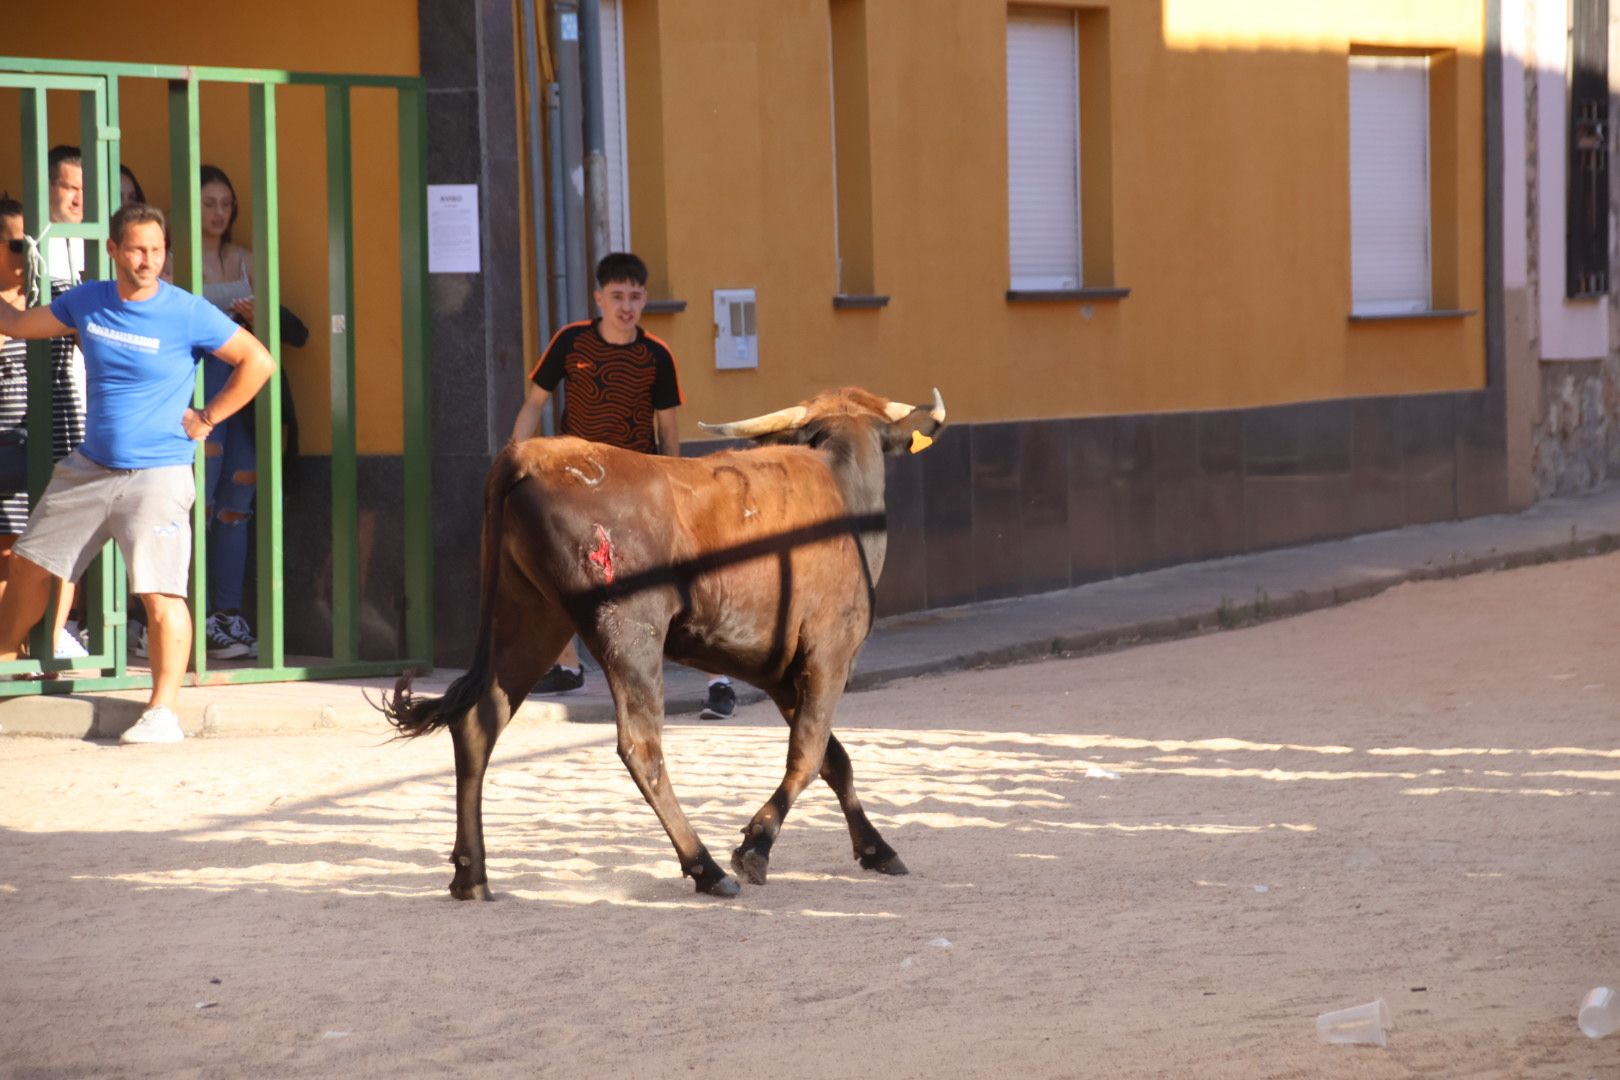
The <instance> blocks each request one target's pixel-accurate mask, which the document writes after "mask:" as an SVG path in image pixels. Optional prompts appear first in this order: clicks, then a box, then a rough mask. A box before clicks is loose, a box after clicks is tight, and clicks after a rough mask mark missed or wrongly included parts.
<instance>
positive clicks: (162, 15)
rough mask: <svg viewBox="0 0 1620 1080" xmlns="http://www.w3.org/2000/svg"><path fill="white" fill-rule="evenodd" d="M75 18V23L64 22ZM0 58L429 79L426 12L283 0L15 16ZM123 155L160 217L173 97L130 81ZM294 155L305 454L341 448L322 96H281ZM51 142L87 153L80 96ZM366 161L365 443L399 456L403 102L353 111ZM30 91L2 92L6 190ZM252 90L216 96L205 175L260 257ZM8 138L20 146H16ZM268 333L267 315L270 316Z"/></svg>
mask: <svg viewBox="0 0 1620 1080" xmlns="http://www.w3.org/2000/svg"><path fill="white" fill-rule="evenodd" d="M64 12H66V14H64ZM4 22H5V28H4V34H3V37H0V53H3V54H5V55H11V56H24V57H46V58H55V59H75V60H107V61H121V62H129V63H155V64H195V65H208V66H215V67H252V68H273V69H286V70H295V71H320V72H334V73H337V72H341V73H349V74H373V75H417V74H419V51H418V35H417V6H416V3H415V0H349V2H345V3H341V4H334V3H329V2H319V0H280V2H279V3H276V4H241V5H221V4H219V3H203V2H199V0H166V2H165V3H163V4H162V5H160V6H158V7H156V8H153V9H151V10H148V11H140V10H137V9H131V8H130V7H129V5H127V4H120V3H110V2H106V0H79V2H75V3H73V4H71V5H68V6H67V7H66V8H63V7H60V6H59V7H52V6H50V5H42V4H19V5H14V10H8V11H7V14H6V16H5V19H4ZM119 92H120V97H121V106H122V108H121V116H120V122H121V130H122V142H121V146H120V152H121V154H122V157H123V162H124V164H126V165H128V166H129V167H130V168H131V169H132V170H134V172H135V174H136V176H138V177H139V178H140V182H141V186H142V187H143V188H144V189H145V192H146V196H147V199H148V200H149V201H150V202H152V203H153V204H154V205H157V206H159V207H163V208H165V209H166V208H168V207H169V206H170V205H172V202H171V199H170V191H171V184H170V177H169V141H168V139H169V135H168V131H169V125H168V106H167V97H166V84H165V83H164V82H163V81H162V80H155V79H123V80H120V85H119ZM276 98H277V109H278V123H277V134H278V137H279V150H280V156H281V169H280V194H281V268H282V273H281V285H282V302H283V303H284V304H286V306H287V307H289V308H290V309H292V310H293V311H294V312H295V313H297V315H298V316H299V317H300V318H301V319H303V321H304V322H305V324H307V325H308V326H309V329H310V341H309V344H308V345H306V346H305V347H303V348H301V349H292V348H288V349H284V350H283V371H284V374H285V375H286V377H287V378H288V380H289V382H290V385H291V387H292V390H293V396H294V401H295V403H296V406H297V409H298V417H299V422H300V425H301V429H302V430H301V436H302V439H301V442H302V446H301V449H302V450H303V451H304V452H305V453H325V452H327V451H329V450H330V448H331V439H330V425H331V409H330V391H329V386H330V380H329V371H330V352H329V348H328V345H329V338H328V336H327V331H328V330H329V328H330V325H331V309H330V305H329V302H328V298H327V251H328V244H327V233H326V229H327V220H326V162H325V157H326V144H325V119H324V118H325V110H324V99H323V91H322V89H321V88H318V87H282V88H278V90H277V92H276ZM48 107H49V109H50V140H51V142H52V143H53V144H55V143H78V142H79V127H78V103H77V100H76V95H72V94H67V93H56V92H53V93H52V94H50V95H49V99H48ZM351 107H352V121H351V123H352V130H353V142H352V154H353V160H354V163H355V164H354V246H355V253H356V255H355V257H356V268H355V271H356V272H355V311H354V312H353V315H352V318H351V319H350V325H351V326H352V327H353V328H354V332H355V349H356V361H355V363H356V390H357V400H358V403H359V404H358V412H357V418H356V420H357V439H358V443H359V448H360V451H361V452H362V453H398V452H399V451H400V449H401V448H402V445H403V426H402V414H401V409H402V401H403V398H402V392H401V381H400V380H401V369H400V291H399V284H398V267H399V224H398V222H399V177H398V161H399V153H398V137H397V124H398V121H397V112H396V108H395V98H394V95H393V93H392V92H385V91H381V90H361V91H356V92H355V93H354V95H353V98H352V106H351ZM17 109H18V101H17V95H16V92H15V91H10V92H7V91H0V117H3V118H4V120H3V121H0V188H9V189H10V190H11V191H12V192H14V193H19V194H20V192H21V190H22V177H21V172H20V161H19V147H18V138H17V134H16V133H17V130H18V129H17V116H18V112H17ZM247 109H248V95H247V90H246V87H245V86H228V85H220V84H213V83H204V84H203V89H202V94H201V122H202V139H201V145H202V160H203V161H204V162H207V163H210V164H214V165H218V166H219V167H220V168H222V169H224V170H225V172H226V174H227V175H229V176H230V178H231V181H232V183H233V184H234V186H235V187H236V193H237V198H238V200H239V202H240V203H241V209H240V211H239V213H238V219H237V223H236V226H235V229H234V230H233V237H234V239H236V240H238V241H240V242H241V243H243V244H244V245H247V246H249V247H252V246H253V245H254V239H255V238H254V236H253V226H252V211H253V206H252V194H251V192H250V191H249V187H250V180H251V172H250V165H251V156H250V153H251V146H250V139H249V127H248V112H247ZM6 133H9V135H7V134H6ZM261 318H262V313H261Z"/></svg>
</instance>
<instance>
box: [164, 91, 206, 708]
mask: <svg viewBox="0 0 1620 1080" xmlns="http://www.w3.org/2000/svg"><path fill="white" fill-rule="evenodd" d="M198 98H199V94H198V87H197V80H196V79H195V78H189V79H171V80H169V178H170V182H169V187H170V192H169V201H170V202H171V203H172V204H173V205H172V206H171V207H170V210H169V242H170V244H171V245H172V246H173V248H174V264H175V265H174V283H175V284H176V285H178V286H180V287H181V288H182V289H185V290H186V291H187V292H192V293H196V294H197V295H199V296H201V295H202V197H201V194H200V189H201V187H202V184H201V180H200V177H199V174H200V173H201V172H202V150H201V140H200V135H199V132H198V128H199V126H200V122H199V112H200V109H199V102H198ZM192 403H193V404H194V405H196V406H197V407H198V408H201V407H202V405H203V404H204V402H203V391H202V371H201V369H199V370H198V372H197V389H196V392H195V393H194V394H193V395H192ZM192 471H193V473H194V474H195V476H196V480H197V492H198V496H197V501H196V502H195V503H193V504H192V507H191V611H192V622H193V627H192V634H191V667H192V670H193V671H195V672H196V674H197V677H198V678H201V677H202V676H203V675H204V674H205V673H206V672H207V671H208V636H207V635H206V634H205V633H203V622H202V620H203V618H204V617H206V614H207V607H206V605H207V603H208V507H207V501H206V500H205V499H204V498H203V497H202V491H203V487H204V480H205V478H206V472H205V465H204V463H203V453H202V448H201V447H200V446H199V447H198V448H197V457H196V460H195V461H194V462H193V464H192Z"/></svg>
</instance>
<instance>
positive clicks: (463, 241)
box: [427, 184, 479, 274]
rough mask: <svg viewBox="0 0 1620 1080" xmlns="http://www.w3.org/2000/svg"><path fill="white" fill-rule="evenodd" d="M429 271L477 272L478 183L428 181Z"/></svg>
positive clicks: (449, 272)
mask: <svg viewBox="0 0 1620 1080" xmlns="http://www.w3.org/2000/svg"><path fill="white" fill-rule="evenodd" d="M427 192H428V273H430V274H476V273H478V272H479V261H478V185H477V184H429V185H428V189H427Z"/></svg>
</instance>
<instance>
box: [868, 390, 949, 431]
mask: <svg viewBox="0 0 1620 1080" xmlns="http://www.w3.org/2000/svg"><path fill="white" fill-rule="evenodd" d="M915 410H916V406H915V405H907V404H906V403H905V402H903V401H891V402H889V404H888V405H886V406H885V407H884V409H883V412H884V414H885V415H887V416H888V418H889V419H890V420H892V421H894V422H895V423H899V422H900V421H901V420H904V419H905V418H906V417H908V416H910V415H911V414H912V412H914V411H915ZM928 415H930V416H932V417H933V418H934V423H936V424H943V423H944V422H945V399H944V398H942V397H940V396H939V387H937V386H936V387H934V407H933V408H932V409H930V410H929V411H928Z"/></svg>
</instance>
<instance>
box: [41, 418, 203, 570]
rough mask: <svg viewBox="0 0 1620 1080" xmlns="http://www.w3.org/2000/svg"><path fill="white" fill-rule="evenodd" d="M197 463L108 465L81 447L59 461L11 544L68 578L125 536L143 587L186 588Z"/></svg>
mask: <svg viewBox="0 0 1620 1080" xmlns="http://www.w3.org/2000/svg"><path fill="white" fill-rule="evenodd" d="M196 499H197V482H196V479H195V476H194V474H193V473H192V470H191V466H190V465H160V466H157V467H155V468H151V469H109V468H106V467H104V466H102V465H97V464H96V463H95V462H93V461H91V460H90V459H89V458H87V457H85V456H84V455H83V454H81V453H79V451H77V450H75V451H73V453H71V454H69V455H68V456H67V457H65V458H63V459H62V460H61V461H59V462H57V463H56V468H55V470H53V471H52V473H51V482H50V485H49V486H48V487H46V488H45V494H43V495H41V496H40V499H39V505H38V506H36V507H34V512H33V515H32V516H31V517H30V518H29V520H28V529H27V530H26V531H25V532H24V533H23V534H22V536H21V538H19V539H18V541H17V543H16V546H15V547H14V548H13V549H12V550H13V551H15V552H16V553H17V554H18V555H21V556H22V557H23V558H25V559H27V560H28V561H29V562H32V563H37V564H38V565H40V566H42V567H44V568H45V569H46V570H49V571H50V572H51V573H52V574H55V575H56V576H57V577H59V578H66V579H67V580H69V581H74V580H77V579H78V577H79V576H80V575H81V574H83V573H84V572H85V570H86V569H88V568H89V566H90V564H91V563H92V562H94V561H95V557H96V555H97V554H98V553H99V552H100V551H101V547H102V545H103V544H105V543H106V542H107V541H108V540H109V539H112V540H116V541H118V546H119V548H121V549H122V550H123V552H124V562H125V563H127V564H128V566H129V588H130V591H131V592H133V593H135V594H136V595H143V594H146V593H164V594H166V595H169V596H185V595H186V593H187V592H188V591H189V589H188V586H189V585H190V583H191V574H190V571H191V504H192V503H194V502H195V501H196Z"/></svg>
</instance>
